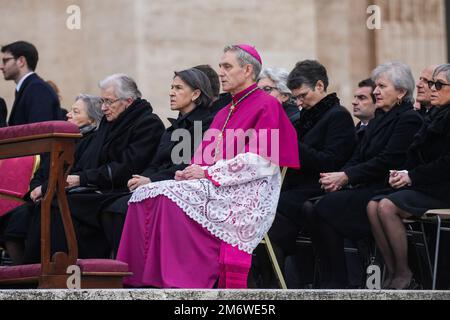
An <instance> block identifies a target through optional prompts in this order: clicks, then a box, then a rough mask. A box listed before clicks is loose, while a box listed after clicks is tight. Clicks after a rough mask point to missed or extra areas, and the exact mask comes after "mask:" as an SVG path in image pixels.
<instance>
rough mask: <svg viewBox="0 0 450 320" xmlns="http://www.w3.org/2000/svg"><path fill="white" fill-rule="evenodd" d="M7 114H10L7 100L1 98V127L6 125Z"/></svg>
mask: <svg viewBox="0 0 450 320" xmlns="http://www.w3.org/2000/svg"><path fill="white" fill-rule="evenodd" d="M7 116H8V109H7V108H6V103H5V100H3V99H2V98H0V128H3V127H6V118H7Z"/></svg>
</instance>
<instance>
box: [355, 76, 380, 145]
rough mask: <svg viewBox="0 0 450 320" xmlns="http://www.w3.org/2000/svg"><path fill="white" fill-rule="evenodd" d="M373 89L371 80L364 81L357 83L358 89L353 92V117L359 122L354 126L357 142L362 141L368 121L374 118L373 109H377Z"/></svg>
mask: <svg viewBox="0 0 450 320" xmlns="http://www.w3.org/2000/svg"><path fill="white" fill-rule="evenodd" d="M375 87H376V85H375V83H374V82H373V81H372V79H366V80H363V81H361V82H360V83H358V89H356V91H355V95H354V98H353V101H352V106H353V115H354V116H355V118H358V119H359V121H360V122H359V123H358V124H357V125H356V134H357V136H358V142H359V141H361V140H362V137H363V136H364V132H365V129H366V127H367V125H368V124H369V121H370V120H371V119H373V118H374V117H375V109H376V108H377V106H376V105H375V102H376V99H375V95H374V94H373V91H374V90H375Z"/></svg>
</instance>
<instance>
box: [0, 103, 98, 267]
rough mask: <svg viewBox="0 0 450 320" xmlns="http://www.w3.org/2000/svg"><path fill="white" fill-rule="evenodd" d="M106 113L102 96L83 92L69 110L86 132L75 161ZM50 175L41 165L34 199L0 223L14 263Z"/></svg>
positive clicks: (32, 194)
mask: <svg viewBox="0 0 450 320" xmlns="http://www.w3.org/2000/svg"><path fill="white" fill-rule="evenodd" d="M102 117H103V113H102V111H101V98H100V97H96V96H91V95H88V94H80V95H78V96H77V97H76V98H75V103H74V104H73V105H72V107H71V109H70V112H69V113H68V114H67V121H68V122H71V123H73V124H75V125H77V126H78V128H79V129H80V132H81V133H82V134H83V137H82V138H81V140H80V141H78V142H77V146H76V151H75V162H78V160H79V158H80V157H81V155H82V154H83V152H84V150H85V148H86V146H87V145H88V144H89V141H90V140H91V139H92V137H93V135H94V132H95V130H96V129H97V128H98V126H99V124H100V121H101V119H102ZM47 175H48V170H47V169H46V168H42V167H40V168H39V169H38V170H37V171H36V173H35V174H34V177H33V179H32V180H31V182H30V193H29V194H27V195H26V196H25V198H26V199H27V200H31V201H29V202H27V203H26V204H24V205H23V206H20V207H18V208H16V209H14V210H12V211H11V212H10V213H8V214H7V215H6V216H5V217H4V218H2V219H1V222H0V223H1V224H2V228H4V229H3V230H2V233H3V237H4V240H5V241H6V243H5V247H6V250H7V252H8V254H9V255H10V257H11V260H12V261H13V263H14V264H20V263H21V262H22V258H23V254H24V247H25V241H24V239H25V238H26V234H27V232H28V225H29V223H30V221H31V216H32V213H33V209H34V204H35V203H38V202H39V201H40V200H41V198H42V196H43V194H44V193H45V191H46V189H47V178H48V177H47Z"/></svg>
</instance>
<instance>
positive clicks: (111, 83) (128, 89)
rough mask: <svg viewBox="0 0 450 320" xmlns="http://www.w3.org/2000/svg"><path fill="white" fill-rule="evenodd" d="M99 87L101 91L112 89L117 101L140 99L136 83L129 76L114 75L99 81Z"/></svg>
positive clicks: (140, 95)
mask: <svg viewBox="0 0 450 320" xmlns="http://www.w3.org/2000/svg"><path fill="white" fill-rule="evenodd" d="M99 87H100V89H102V90H106V89H107V88H110V87H113V88H114V93H115V94H116V97H117V98H119V99H128V98H132V99H133V100H136V99H138V98H141V97H142V94H141V92H140V91H139V89H138V87H137V84H136V82H135V81H134V80H133V79H132V78H131V77H130V76H128V75H126V74H122V73H116V74H113V75H111V76H108V77H106V78H105V79H103V80H102V81H100V83H99Z"/></svg>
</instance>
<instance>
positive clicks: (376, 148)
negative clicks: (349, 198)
mask: <svg viewBox="0 0 450 320" xmlns="http://www.w3.org/2000/svg"><path fill="white" fill-rule="evenodd" d="M422 123H423V120H422V118H421V116H420V115H419V114H418V113H417V112H416V111H414V110H413V107H412V105H411V104H410V103H403V104H401V105H398V106H395V107H394V108H392V109H391V110H390V111H389V112H384V111H383V110H381V109H377V110H376V112H375V118H374V119H372V120H370V122H369V125H368V127H367V128H366V132H365V134H364V137H363V139H362V141H361V144H360V145H359V146H358V148H357V149H356V151H355V152H354V153H353V156H352V158H351V159H350V161H349V162H348V163H347V164H346V165H345V166H344V168H343V171H344V172H345V173H346V174H347V176H348V178H349V184H350V185H353V186H356V185H363V186H378V185H379V186H380V187H383V186H385V183H386V182H387V179H388V177H389V170H391V169H399V168H401V167H402V166H404V164H405V162H406V154H407V150H408V148H409V146H410V145H411V143H412V141H413V139H414V135H415V134H416V133H417V132H418V131H419V130H420V128H421V126H422Z"/></svg>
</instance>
